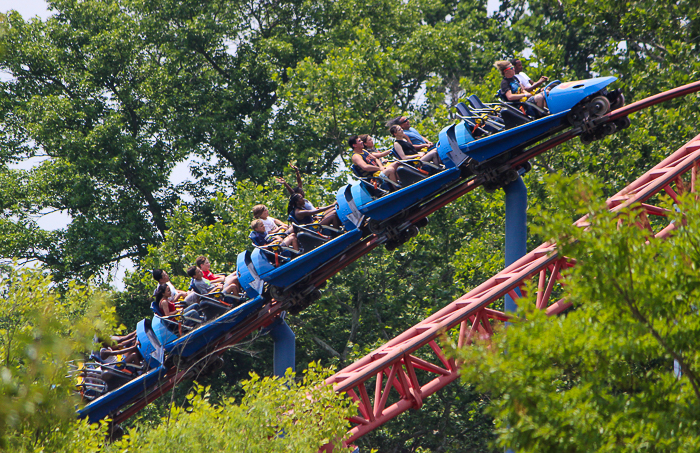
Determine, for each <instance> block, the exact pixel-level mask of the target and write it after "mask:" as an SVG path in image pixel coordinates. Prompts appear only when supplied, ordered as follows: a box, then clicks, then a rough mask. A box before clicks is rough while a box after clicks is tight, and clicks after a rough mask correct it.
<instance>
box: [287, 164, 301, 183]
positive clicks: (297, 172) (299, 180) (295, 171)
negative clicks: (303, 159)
mask: <svg viewBox="0 0 700 453" xmlns="http://www.w3.org/2000/svg"><path fill="white" fill-rule="evenodd" d="M289 166H290V167H292V170H294V173H296V175H297V186H298V187H304V185H303V182H302V181H301V173H300V172H299V167H297V166H296V165H292V164H289Z"/></svg>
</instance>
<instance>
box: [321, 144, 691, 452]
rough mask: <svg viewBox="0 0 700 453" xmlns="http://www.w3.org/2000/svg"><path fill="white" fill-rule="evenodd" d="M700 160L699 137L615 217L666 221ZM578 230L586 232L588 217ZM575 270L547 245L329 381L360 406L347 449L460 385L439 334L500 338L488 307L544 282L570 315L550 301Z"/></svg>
mask: <svg viewBox="0 0 700 453" xmlns="http://www.w3.org/2000/svg"><path fill="white" fill-rule="evenodd" d="M699 162H700V135H698V136H697V137H695V138H694V139H693V140H691V141H690V142H688V143H687V144H685V145H684V146H682V147H681V148H680V149H678V150H677V151H676V152H675V153H673V154H672V155H670V156H669V157H667V158H666V159H664V160H663V161H661V162H660V163H659V164H657V165H656V166H655V167H654V168H652V169H651V170H649V171H648V172H646V173H645V174H644V175H642V176H641V177H639V178H638V179H637V180H635V181H634V182H632V183H630V184H629V185H628V186H627V187H625V188H624V189H623V190H621V191H620V192H618V193H617V194H615V195H613V196H612V197H610V198H609V199H608V200H607V201H606V204H607V206H608V209H610V210H611V211H612V212H616V211H619V210H621V209H623V208H626V207H630V206H632V205H633V204H635V203H638V204H639V208H640V209H643V210H644V215H656V216H664V215H665V211H664V209H662V208H660V207H658V206H654V205H652V204H648V203H647V202H648V201H649V200H650V199H651V198H652V197H653V196H655V195H657V194H660V193H667V194H669V195H670V196H671V197H673V198H674V199H675V200H677V195H678V194H679V193H682V192H686V191H690V192H695V191H696V186H695V178H696V177H697V168H698V163H699ZM689 171H690V172H691V181H690V184H689V187H688V184H687V183H684V182H683V181H682V179H681V176H682V175H684V174H686V173H688V172H689ZM672 185H675V186H676V190H674V189H673V187H672ZM575 224H576V225H577V226H579V227H582V228H583V227H586V226H587V225H588V222H587V217H585V216H584V217H582V218H581V219H579V220H578V221H577V222H575ZM647 227H648V225H647ZM674 227H675V226H674V225H673V224H669V225H667V226H666V227H664V228H663V229H661V230H660V231H658V232H656V233H655V236H656V237H664V236H666V235H667V234H668V233H669V232H670V231H671V230H672V229H673V228H674ZM574 265H575V263H574V262H572V261H571V260H569V259H567V258H566V257H560V256H559V255H558V253H557V251H556V246H555V245H554V244H551V243H545V244H542V245H540V246H539V247H537V248H536V249H535V250H533V251H532V252H530V253H528V254H527V255H526V256H524V257H522V258H521V259H520V260H518V261H516V262H515V263H513V264H512V265H510V266H508V267H507V268H506V269H504V270H503V271H501V272H499V273H498V274H496V275H495V276H493V277H491V278H490V279H488V280H487V281H486V282H484V283H483V284H481V285H479V286H478V287H477V288H475V289H473V290H472V291H470V292H468V293H467V294H465V295H464V296H462V297H460V298H459V299H457V300H455V301H454V302H452V303H451V304H449V305H448V306H446V307H444V308H443V309H441V310H439V311H438V312H436V313H435V314H433V315H431V316H430V317H428V318H426V319H425V320H423V321H421V322H420V323H418V324H416V325H415V326H413V327H411V328H410V329H408V330H406V331H405V332H403V333H402V334H400V335H398V336H397V337H395V338H393V339H392V340H390V341H388V342H387V343H386V344H384V345H383V346H381V347H380V348H378V349H376V350H375V351H373V352H371V353H370V354H368V355H367V356H365V357H363V358H361V359H360V360H358V361H357V362H355V363H353V364H352V365H350V366H348V367H346V368H344V369H342V370H341V371H339V372H338V373H336V374H335V375H333V376H331V377H330V378H328V379H327V381H326V383H327V384H331V385H333V386H334V389H335V390H336V391H337V392H345V393H346V394H348V395H349V396H350V397H351V398H353V399H354V400H355V401H356V402H357V403H358V407H359V415H357V416H355V417H353V418H352V419H351V422H352V423H353V424H354V425H355V426H354V427H353V428H352V429H351V430H350V438H349V439H348V440H347V442H346V443H351V442H353V441H355V440H356V439H358V438H359V437H361V436H363V435H364V434H367V433H368V432H370V431H372V430H373V429H375V428H377V427H378V426H381V425H382V424H383V423H386V422H387V421H388V420H390V419H392V418H394V417H396V416H398V415H399V414H401V413H403V412H405V411H406V410H408V409H410V408H419V407H420V406H421V405H422V404H423V401H424V400H425V398H426V397H428V396H429V395H431V394H433V393H435V392H437V391H438V390H440V389H442V388H444V387H445V386H447V385H448V384H449V383H450V382H453V381H454V380H456V379H457V378H458V369H457V366H456V364H455V363H454V361H453V360H451V359H447V358H446V356H445V354H444V352H443V351H442V348H441V347H440V346H439V345H438V340H439V338H440V336H441V335H449V334H450V332H451V330H452V329H455V328H457V327H458V326H459V328H460V330H459V334H458V345H459V346H464V345H468V344H470V343H471V342H472V341H473V340H474V338H475V337H477V336H480V337H489V336H490V335H492V334H493V329H492V326H491V322H490V320H491V319H497V320H501V321H502V320H505V319H507V315H506V314H504V313H501V312H497V311H495V310H491V309H489V308H488V306H489V305H490V304H492V303H493V302H495V301H498V300H500V299H501V298H502V297H503V296H504V295H506V294H509V295H511V297H513V298H514V299H517V298H518V297H519V296H518V294H517V293H516V291H515V290H516V289H517V288H520V289H521V290H522V289H523V285H524V284H525V282H526V281H528V280H530V279H531V278H533V277H538V285H537V298H536V300H537V302H536V304H537V307H538V308H540V309H546V310H547V313H548V314H550V315H552V314H557V313H561V312H562V311H563V310H565V309H567V308H568V307H569V306H570V304H569V303H568V302H566V300H564V299H560V300H556V301H552V300H551V296H552V292H553V289H554V287H555V285H556V284H557V283H558V281H559V280H560V279H561V272H562V271H563V270H564V269H566V268H568V267H572V266H574ZM419 356H420V357H419ZM416 369H419V370H422V373H423V375H422V377H423V381H424V382H423V383H421V382H420V381H419V379H418V378H417V376H418V374H416ZM426 375H427V377H426ZM372 384H373V386H372ZM372 388H374V392H373V395H372V397H370V393H371V392H369V391H368V389H370V390H371V389H372ZM392 394H393V395H394V397H393V398H392ZM396 395H398V398H396Z"/></svg>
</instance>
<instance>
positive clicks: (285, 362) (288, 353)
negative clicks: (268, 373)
mask: <svg viewBox="0 0 700 453" xmlns="http://www.w3.org/2000/svg"><path fill="white" fill-rule="evenodd" d="M270 336H271V337H272V341H273V342H274V348H275V349H274V358H273V367H272V369H273V373H274V375H275V376H280V377H282V376H284V373H286V371H287V368H291V369H292V371H296V363H295V354H296V336H295V335H294V332H293V331H292V329H291V328H290V327H289V326H288V325H287V323H286V322H284V319H282V318H280V319H278V320H277V321H275V322H274V324H273V325H272V326H270Z"/></svg>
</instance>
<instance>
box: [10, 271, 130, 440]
mask: <svg viewBox="0 0 700 453" xmlns="http://www.w3.org/2000/svg"><path fill="white" fill-rule="evenodd" d="M0 277H2V280H1V281H2V283H1V284H0V448H1V449H2V450H3V451H40V450H44V451H60V450H61V449H62V448H64V447H65V446H66V445H68V444H70V443H73V442H80V443H84V444H83V446H84V449H83V450H82V451H97V449H98V448H99V445H100V444H101V442H102V440H101V439H102V436H103V434H99V433H97V432H93V431H94V429H91V428H89V427H88V426H87V425H86V424H85V423H79V422H78V421H77V419H76V414H75V408H76V407H77V405H78V403H79V401H78V397H76V395H75V387H74V385H75V383H74V382H71V381H70V380H69V379H68V378H66V373H67V371H68V361H69V360H74V359H77V358H78V357H79V354H80V353H82V352H84V351H86V350H89V348H91V347H92V346H94V345H93V344H92V338H93V336H94V335H95V333H101V332H111V331H113V329H114V327H115V325H116V323H115V319H114V308H112V307H110V306H109V304H108V303H107V299H106V298H105V296H104V295H103V294H101V293H97V292H95V290H94V289H93V288H90V287H83V286H79V285H74V284H72V285H70V287H69V288H68V290H67V291H66V292H65V293H63V294H61V293H58V292H57V290H56V288H55V287H54V285H52V283H51V278H50V275H48V274H44V273H42V272H41V271H40V270H24V271H10V272H7V271H4V270H3V271H2V275H0ZM95 429H96V428H95Z"/></svg>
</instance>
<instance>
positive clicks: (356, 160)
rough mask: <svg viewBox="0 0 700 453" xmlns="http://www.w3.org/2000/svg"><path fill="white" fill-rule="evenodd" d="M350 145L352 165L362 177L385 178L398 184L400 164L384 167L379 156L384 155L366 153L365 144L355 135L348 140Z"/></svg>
mask: <svg viewBox="0 0 700 453" xmlns="http://www.w3.org/2000/svg"><path fill="white" fill-rule="evenodd" d="M348 145H350V148H352V163H353V165H354V167H355V168H356V171H357V173H359V176H360V177H362V178H368V177H370V176H383V177H385V178H389V179H390V180H392V181H394V182H398V180H397V178H396V166H397V165H398V164H397V163H396V162H394V163H392V164H390V165H388V166H386V167H385V166H384V165H382V162H381V160H380V158H381V156H380V155H379V154H383V153H370V152H368V151H366V150H365V149H364V148H365V144H364V143H363V142H362V140H360V137H358V136H357V135H353V136H352V137H350V138H349V139H348Z"/></svg>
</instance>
